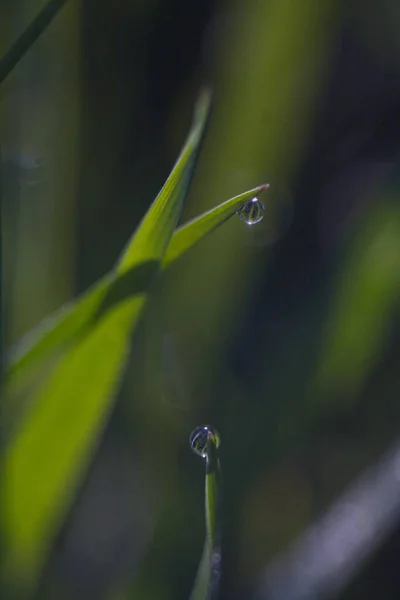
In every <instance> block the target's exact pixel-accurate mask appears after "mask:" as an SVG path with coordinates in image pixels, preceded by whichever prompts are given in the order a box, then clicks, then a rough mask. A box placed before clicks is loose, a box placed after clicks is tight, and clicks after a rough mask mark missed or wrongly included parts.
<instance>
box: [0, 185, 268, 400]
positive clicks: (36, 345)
mask: <svg viewBox="0 0 400 600" xmlns="http://www.w3.org/2000/svg"><path fill="white" fill-rule="evenodd" d="M267 188H268V185H261V186H258V187H257V188H254V189H252V190H249V191H247V192H244V193H242V194H239V195H238V196H235V197H234V198H231V199H230V200H227V201H226V202H223V203H222V204H220V205H218V206H216V207H215V208H213V209H211V210H210V211H208V212H206V213H204V214H202V215H200V216H199V217H197V218H195V219H193V220H192V221H190V222H189V223H187V224H185V225H183V226H182V227H180V228H179V229H177V230H176V231H175V233H174V235H173V236H172V239H171V242H170V244H169V246H168V248H167V251H166V254H165V256H164V260H163V264H162V266H163V267H167V266H169V265H171V264H172V263H173V262H174V261H175V260H177V259H179V258H180V257H181V256H183V254H185V252H187V251H188V250H189V249H190V248H191V247H192V246H194V245H195V244H197V243H198V242H200V241H201V240H202V239H203V237H205V236H206V235H207V234H209V233H211V232H212V231H213V230H214V229H216V228H217V227H219V226H220V225H222V224H223V223H224V222H225V221H226V220H227V219H229V218H230V217H231V216H232V215H234V214H235V213H236V212H237V211H238V210H239V208H240V207H241V206H242V205H243V204H244V203H245V202H246V201H247V200H249V199H250V198H253V197H254V196H255V195H257V194H260V193H261V192H262V191H263V190H265V189H267ZM124 261H125V259H123V261H122V263H121V264H120V266H119V269H120V272H119V273H118V272H117V271H115V272H113V273H110V274H108V275H106V276H105V277H103V278H102V279H100V280H99V281H98V282H97V283H96V284H94V286H92V288H90V289H89V290H88V291H87V292H86V293H85V294H83V296H82V297H81V298H80V299H78V300H77V301H73V302H71V303H69V304H67V305H66V306H65V307H63V308H62V309H61V310H60V311H57V312H56V314H55V315H54V316H52V317H49V318H48V319H46V320H45V321H44V323H42V324H40V325H39V327H37V328H36V329H35V330H34V331H33V332H32V333H30V334H28V335H27V336H26V337H25V339H23V340H22V342H20V343H19V344H18V346H17V348H16V350H15V351H14V352H13V353H12V355H11V357H10V360H9V364H8V365H7V373H6V382H5V395H6V397H7V396H9V397H10V398H11V397H14V395H15V393H16V391H17V390H18V389H19V388H20V387H21V386H23V385H25V381H26V379H27V378H28V379H29V378H30V377H31V374H32V371H33V370H37V368H38V366H39V365H40V362H41V361H42V362H43V361H44V360H46V359H47V358H48V357H49V355H51V354H52V353H53V352H54V351H55V350H56V349H57V348H59V347H60V346H61V347H62V346H68V344H70V343H71V342H73V341H74V339H76V337H77V336H79V335H80V334H82V332H83V331H84V330H85V328H87V327H88V326H89V325H90V322H91V319H92V316H93V314H94V313H95V312H96V310H98V309H99V308H100V305H101V302H102V301H103V300H104V297H105V294H106V292H107V290H109V289H110V288H111V286H115V287H116V288H117V287H118V286H119V285H120V283H119V279H121V280H122V278H123V277H127V275H126V272H125V275H123V272H124V271H126V263H125V262H124ZM124 265H125V266H124ZM121 270H122V272H121ZM10 410H13V406H10Z"/></svg>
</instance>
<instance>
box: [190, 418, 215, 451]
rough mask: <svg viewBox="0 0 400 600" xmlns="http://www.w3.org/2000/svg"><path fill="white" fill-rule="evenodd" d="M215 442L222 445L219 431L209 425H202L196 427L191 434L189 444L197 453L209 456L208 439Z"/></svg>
mask: <svg viewBox="0 0 400 600" xmlns="http://www.w3.org/2000/svg"><path fill="white" fill-rule="evenodd" d="M210 438H211V440H212V441H213V442H214V444H215V447H216V448H218V447H219V445H220V437H219V433H218V432H217V431H216V430H215V429H214V428H213V427H210V426H209V425H200V426H199V427H196V429H194V430H193V431H192V433H191V434H190V438H189V444H190V447H191V449H192V450H193V452H194V453H195V454H198V455H199V456H201V457H202V458H206V457H207V441H208V439H210Z"/></svg>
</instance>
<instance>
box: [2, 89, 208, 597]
mask: <svg viewBox="0 0 400 600" xmlns="http://www.w3.org/2000/svg"><path fill="white" fill-rule="evenodd" d="M208 111H209V97H208V95H206V96H204V97H203V98H202V99H201V100H200V102H199V105H198V108H197V111H196V116H195V121H194V125H193V128H192V130H191V132H190V134H189V137H188V139H187V141H186V144H185V146H184V148H183V150H182V153H181V155H180V157H179V159H178V161H177V163H176V165H175V167H174V169H173V170H172V172H171V175H170V176H169V178H168V180H167V182H166V184H165V185H164V187H163V188H162V190H161V192H160V193H159V195H158V196H157V198H156V200H155V202H154V203H153V204H152V206H151V207H150V209H149V210H148V212H147V214H146V216H145V217H144V219H143V221H142V223H141V224H140V225H139V228H138V230H137V232H136V233H135V234H134V235H133V237H132V239H131V241H130V242H129V244H128V246H127V248H126V250H125V251H124V253H123V254H122V256H121V259H120V260H119V261H118V263H117V266H116V269H115V273H114V275H113V276H112V277H111V281H114V282H115V285H108V286H107V285H106V286H105V289H104V290H103V289H101V290H100V292H97V293H98V295H97V296H96V298H95V300H94V301H93V298H91V301H90V302H88V301H87V306H86V310H87V311H90V312H88V314H89V315H90V326H88V327H87V330H86V331H85V329H84V330H83V331H82V332H81V333H80V335H79V336H78V337H77V339H76V340H75V341H74V342H73V343H72V344H71V345H70V347H69V349H68V350H67V351H66V353H65V355H64V356H63V357H62V359H61V360H60V362H59V363H58V364H57V366H56V367H55V368H54V370H53V371H52V372H51V374H50V376H49V377H47V378H46V379H45V381H44V382H43V383H42V384H41V385H40V387H39V390H38V391H37V393H36V395H35V398H34V399H33V402H32V405H31V406H30V407H29V409H28V410H27V411H26V414H25V415H24V418H23V419H21V421H20V423H18V427H17V428H16V429H15V431H14V433H13V436H12V439H11V440H10V442H9V444H8V447H7V469H6V476H5V477H4V479H3V485H2V498H1V510H2V511H3V535H4V548H3V551H4V561H3V572H2V576H3V578H4V580H5V581H6V582H10V585H11V586H13V587H15V586H18V587H19V586H20V587H21V589H24V588H25V586H30V585H31V584H32V583H33V582H34V581H35V579H36V577H37V575H38V572H39V570H40V568H41V566H42V564H43V560H44V559H45V556H46V552H47V550H48V548H49V544H50V542H51V539H52V536H53V535H54V533H55V531H57V529H58V527H59V525H60V523H61V520H62V517H63V515H64V513H65V510H66V509H67V507H68V505H69V503H70V501H71V499H72V498H73V496H74V493H75V490H76V487H77V485H78V483H79V481H80V478H81V476H82V474H83V473H84V471H85V470H86V468H87V465H88V462H89V461H90V459H91V456H92V454H93V450H94V448H95V446H96V443H97V440H98V438H99V435H100V434H101V431H102V429H103V427H104V424H105V422H106V419H107V416H108V414H109V411H110V409H111V407H112V403H113V402H112V401H113V399H114V398H115V395H116V393H117V391H118V387H119V385H120V378H121V375H122V374H123V371H124V368H125V365H126V359H127V356H128V353H129V348H130V340H131V334H132V331H133V329H134V327H135V325H136V323H137V321H138V319H139V317H140V314H141V311H142V309H143V306H144V304H145V301H146V294H147V290H148V289H149V286H150V285H151V283H152V281H153V279H154V277H155V276H156V274H157V272H158V271H159V268H160V265H161V263H162V260H163V257H164V253H165V250H166V248H167V246H168V244H169V241H170V238H171V236H172V234H173V231H174V229H175V227H176V223H177V220H178V218H179V214H180V211H181V208H182V203H183V200H184V197H185V195H186V192H187V188H188V184H189V180H190V177H191V174H192V171H193V167H194V163H195V159H196V156H197V151H198V147H199V144H200V141H201V138H202V134H203V131H204V127H205V123H206V118H207V115H208ZM88 325H89V324H88ZM64 326H65V323H64ZM81 326H82V322H80V327H81ZM38 480H39V481H40V482H41V484H40V486H37V485H36V482H37V481H38Z"/></svg>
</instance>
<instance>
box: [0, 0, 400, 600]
mask: <svg viewBox="0 0 400 600" xmlns="http://www.w3.org/2000/svg"><path fill="white" fill-rule="evenodd" d="M43 5H44V2H33V3H32V2H27V0H21V1H20V0H18V1H15V2H11V0H4V1H3V2H2V4H1V6H0V35H1V39H0V44H1V50H2V51H3V52H4V51H5V49H6V48H7V47H8V45H9V44H10V43H11V42H12V40H13V39H15V38H16V37H17V36H18V34H19V33H20V32H21V31H22V30H23V28H24V27H25V26H26V24H27V23H28V22H29V21H30V20H31V19H32V18H33V16H34V15H35V14H36V12H37V11H38V10H39V9H40V8H41V7H42V6H43ZM398 39H399V36H398V3H397V2H395V0H385V1H384V2H379V3H378V2H377V0H366V1H365V2H359V1H358V0H351V1H350V2H347V3H344V2H343V3H342V2H330V1H328V2H321V1H320V0H305V1H304V2H298V1H297V0H268V1H265V2H262V1H258V0H250V1H248V2H246V3H243V2H242V3H240V2H237V1H235V0H224V2H218V1H215V0H206V1H205V2H202V3H194V4H193V3H187V2H183V1H181V0H168V1H167V2H155V1H153V2H144V1H140V2H133V1H131V0H125V1H124V2H122V1H121V2H105V1H103V0H101V1H99V0H96V1H95V0H85V1H84V2H81V1H78V0H69V2H68V3H67V5H66V6H65V8H64V9H63V11H62V13H60V15H59V16H58V17H57V18H56V19H55V20H54V21H53V23H52V25H51V26H50V27H49V29H48V30H47V32H46V33H45V34H43V36H42V37H41V38H40V39H39V40H38V41H37V42H36V43H35V45H34V47H33V48H32V49H31V51H30V52H29V54H28V55H27V56H26V57H25V58H24V59H23V60H22V61H21V63H20V64H19V65H18V67H17V68H16V69H15V71H13V73H11V74H10V76H9V77H8V78H7V80H6V81H5V82H4V85H3V86H2V88H1V89H0V102H1V118H0V134H1V146H2V188H3V190H2V191H3V216H2V224H3V238H4V240H3V246H4V263H5V264H4V267H5V278H4V299H5V322H6V341H7V346H8V347H10V346H11V345H12V344H13V343H15V342H16V341H17V340H18V339H19V338H20V337H21V335H22V334H24V333H26V332H27V331H29V330H30V329H31V328H32V327H33V326H36V325H37V324H38V323H39V322H40V320H41V319H42V318H43V317H44V316H47V315H48V314H51V313H52V311H54V310H55V309H57V308H58V307H59V306H61V305H62V304H63V303H64V302H65V301H67V300H70V299H71V298H73V297H74V296H76V295H77V293H80V292H82V291H83V290H86V289H87V288H88V287H89V286H90V285H92V284H93V282H94V281H96V280H98V278H99V277H101V276H103V275H104V273H107V272H108V271H109V270H110V269H111V267H112V265H113V264H114V263H115V260H116V259H117V256H118V253H119V251H120V248H121V245H122V244H123V243H124V241H125V240H126V239H127V238H128V236H129V235H130V233H131V231H132V230H133V229H135V227H136V226H137V225H138V223H139V222H140V219H141V218H142V216H143V214H144V213H145V211H146V209H147V199H148V198H152V197H154V196H155V194H156V193H157V191H158V189H159V188H160V187H161V185H162V182H163V181H164V180H165V177H166V175H167V173H168V172H169V168H170V165H171V163H172V162H173V160H174V157H175V155H176V154H177V152H178V149H179V146H180V144H181V140H182V139H183V137H184V132H185V130H186V127H187V123H188V120H189V118H190V109H191V106H192V104H193V100H194V98H195V95H196V93H197V90H198V89H199V87H200V86H201V85H202V84H203V83H204V82H210V81H211V83H212V86H213V88H214V90H215V111H214V115H213V120H212V122H211V126H210V132H209V136H208V139H207V141H206V143H205V146H204V149H203V153H202V158H201V161H200V164H199V169H198V171H197V174H196V176H195V179H194V186H193V191H192V192H191V194H190V195H189V199H188V200H189V201H188V203H187V205H186V208H185V210H184V212H183V215H182V220H183V221H186V219H187V218H190V217H192V216H194V215H198V214H200V213H202V212H203V211H205V210H207V209H208V208H210V207H212V206H215V205H217V204H219V203H220V202H221V201H223V200H224V199H225V198H228V197H229V196H230V195H233V194H235V193H237V191H238V190H239V191H240V190H242V189H249V188H252V187H254V185H256V184H258V183H259V182H261V181H267V182H269V183H270V184H271V188H270V190H269V191H268V193H267V194H266V196H265V204H266V214H265V217H264V219H263V221H262V222H261V223H260V224H259V225H255V226H252V227H251V228H250V227H246V226H245V225H244V224H243V223H242V222H240V221H239V219H231V220H230V221H229V222H227V223H226V224H225V225H224V227H222V228H220V229H218V231H216V232H215V233H214V234H213V235H212V236H210V237H209V238H208V239H207V240H205V241H204V242H202V244H200V245H198V246H197V247H196V248H195V249H193V250H191V251H190V252H188V253H187V255H186V256H185V257H184V258H183V259H182V260H181V261H180V262H179V263H176V264H174V265H171V267H170V268H169V269H168V271H165V273H163V275H162V277H161V279H160V281H159V282H158V283H157V285H156V286H155V287H154V289H153V294H152V296H151V298H150V301H149V303H148V306H147V307H146V311H145V315H144V319H143V321H142V322H141V325H140V328H139V330H138V331H137V336H136V337H135V341H134V344H133V347H132V356H131V359H130V362H129V365H128V368H127V373H126V374H127V376H126V379H125V383H124V386H123V388H122V389H121V392H120V394H119V397H118V401H117V403H116V405H115V410H114V411H113V413H112V414H111V415H110V417H109V419H108V421H107V426H106V428H105V433H104V435H103V437H102V439H101V440H100V442H99V446H98V450H97V453H96V456H95V457H94V459H93V464H92V466H91V468H90V470H89V473H88V475H87V478H86V480H85V481H84V482H83V484H82V487H81V489H80V491H79V493H78V495H77V497H76V498H75V499H74V502H73V505H72V506H71V510H70V512H69V514H68V516H67V518H66V521H65V523H64V526H63V527H62V529H61V530H60V532H59V534H58V536H57V539H56V541H55V544H54V546H53V549H52V550H53V551H52V553H51V556H50V558H49V560H48V561H47V564H46V568H45V570H44V572H43V576H42V579H41V582H40V589H39V591H38V597H40V598H41V599H44V600H53V598H57V599H58V600H59V599H60V598H61V599H62V600H70V599H72V598H74V599H78V600H79V599H80V598H82V599H83V598H84V599H85V600H87V598H97V599H100V600H101V599H102V598H104V599H108V598H113V599H115V600H128V599H131V598H132V599H133V598H143V599H144V600H156V599H160V600H161V599H163V600H165V599H167V600H168V599H171V600H172V599H173V600H176V599H177V598H188V597H189V595H190V590H191V586H192V583H193V580H194V578H195V574H196V569H197V565H198V561H199V557H200V555H201V548H202V543H203V534H204V531H203V527H204V524H203V518H202V504H203V500H204V492H203V475H204V473H203V472H202V469H201V465H199V464H197V461H196V460H195V458H194V457H193V456H192V455H191V453H190V450H189V447H188V443H187V438H188V435H189V433H190V431H191V430H192V429H193V428H194V426H196V425H197V424H199V423H200V422H209V423H211V424H213V425H215V426H216V427H217V429H218V430H219V431H220V433H221V437H222V445H221V463H222V468H223V473H224V481H223V484H224V494H223V510H222V513H223V539H222V556H223V561H222V580H221V598H223V599H225V598H226V599H228V598H229V600H231V599H236V598H249V597H251V593H252V590H253V589H255V587H257V582H258V578H259V576H260V574H261V573H263V572H265V567H266V565H267V564H268V562H269V561H270V560H271V559H272V558H273V557H274V556H275V555H276V554H279V553H280V552H282V551H285V549H286V548H287V547H288V546H290V544H291V543H292V542H293V541H294V540H295V539H296V538H297V536H300V535H301V533H302V532H303V531H307V530H308V529H307V528H308V527H309V526H310V525H311V524H312V523H313V522H314V521H315V520H316V519H317V518H318V517H319V515H320V514H321V512H323V511H324V510H325V509H327V508H328V507H329V506H330V505H331V503H333V502H334V500H335V498H336V497H337V496H340V495H341V494H342V492H343V490H344V489H345V487H346V486H347V485H349V484H351V482H352V481H353V480H354V479H355V478H356V477H357V475H358V474H359V473H360V472H361V470H362V469H363V468H364V467H366V466H368V465H369V464H371V463H374V462H375V461H376V459H377V457H378V456H380V455H381V453H382V452H384V451H385V450H386V449H387V448H388V447H390V446H391V445H392V444H393V442H394V440H395V439H396V438H397V436H398V431H397V430H398V427H397V423H398V419H399V417H400V412H399V411H400V408H399V406H398V401H397V397H398V391H399V383H398V377H397V373H398V359H399V354H400V351H399V350H400V345H399V342H400V337H399V328H398V310H397V303H398V299H399V283H398V272H399V269H398V260H399V259H398V255H399V252H398V239H399V235H398V233H399V231H398V230H399V227H400V225H399V215H398V202H399V200H398V198H399V193H400V190H399V187H400V186H399V178H398V155H399V150H400V142H399V139H400V131H399V126H398V123H399V122H400V118H399V117H400V115H399V109H398V107H399V106H400V77H399V68H398V67H399V64H400V53H399V44H398ZM132 198H134V199H135V201H134V202H133V201H132ZM56 358H57V357H54V360H55V359H56ZM104 360H105V361H106V357H104ZM35 374H36V376H37V377H38V378H40V376H41V373H35ZM78 400H81V401H82V402H84V398H83V397H82V399H79V398H78V399H77V398H73V399H72V400H71V402H78ZM6 433H7V432H6ZM8 433H9V432H8ZM47 434H48V436H49V437H48V439H49V440H51V425H49V428H48V431H47ZM53 459H54V463H55V464H57V451H56V444H55V448H54V457H53ZM393 473H394V475H393ZM61 475H62V473H61V474H60V476H61ZM392 476H393V477H395V469H394V470H392ZM32 480H33V483H32V494H33V493H40V490H43V489H45V485H46V482H45V481H43V480H42V478H41V477H40V471H39V469H38V472H37V474H36V476H34V475H33V476H32ZM389 487H390V486H389ZM390 489H394V488H390ZM35 490H36V492H35ZM374 493H376V497H379V490H378V492H377V491H376V490H375V488H374ZM374 497H375V496H374ZM381 498H382V506H381V512H382V514H384V513H385V511H386V509H387V510H389V507H388V506H386V505H385V502H386V500H385V498H386V499H387V495H385V493H384V490H383V489H382V494H381ZM392 508H393V507H391V510H392ZM393 511H394V512H393V514H394V513H395V510H394V508H393ZM339 517H340V515H339ZM339 517H338V518H339ZM340 518H341V517H340ZM346 518H347V517H346ZM350 521H351V519H350ZM350 521H349V522H350ZM317 523H318V522H317ZM363 524H364V525H365V526H366V527H367V524H368V515H367V518H366V519H365V520H361V521H359V522H357V527H360V528H362V527H363V526H364V525H363ZM390 527H391V528H390V529H389V528H388V530H387V533H386V536H387V539H388V536H389V535H390V534H392V536H393V538H392V541H390V540H388V542H387V546H386V548H384V549H383V550H382V551H381V552H380V553H379V554H378V555H377V558H376V559H373V557H372V556H370V555H369V554H368V552H367V553H366V556H367V555H368V556H369V560H370V561H371V562H370V563H369V564H367V563H364V564H367V567H366V568H364V571H359V572H355V573H353V574H352V577H356V581H354V582H353V585H352V586H351V588H349V590H348V591H346V590H340V589H338V590H336V591H337V592H338V593H340V594H342V597H343V598H351V599H353V598H356V599H357V598H363V599H367V600H369V598H375V597H377V596H379V597H383V598H387V599H388V600H391V598H396V597H398V594H399V585H398V581H397V580H396V573H397V559H396V560H394V561H392V558H391V557H392V556H395V550H393V548H394V549H395V548H396V543H398V530H396V527H397V529H398V523H397V522H396V519H395V518H393V520H392V521H391V526H390ZM347 529H349V528H347ZM339 530H341V529H340V528H339ZM350 530H351V529H350ZM381 539H382V538H379V540H381ZM334 542H335V543H334ZM379 543H380V544H382V541H379ZM337 544H338V545H337ZM372 547H373V548H374V552H378V550H379V547H378V546H377V545H374V544H372V543H371V548H372ZM335 553H336V554H335ZM324 556H325V557H328V558H329V557H330V558H331V559H332V560H333V558H334V557H335V556H340V539H339V541H338V539H335V540H333V541H332V543H331V545H330V546H329V544H328V549H327V550H326V554H325V555H324ZM393 562H394V565H395V566H394V567H393ZM356 563H357V561H355V562H354V564H356ZM325 564H328V565H329V561H328V563H325ZM357 564H360V565H361V563H357ZM358 568H361V566H360V567H358ZM357 573H358V574H357ZM328 579H329V578H328ZM344 579H346V578H343V580H344ZM340 580H342V579H340ZM310 581H311V575H310ZM306 583H307V582H305V584H306ZM261 587H262V586H261ZM259 589H260V588H259ZM262 589H263V588H262ZM304 589H307V586H305V588H304ZM262 593H263V591H262ZM324 593H325V592H324ZM326 593H329V590H328V589H327V590H326ZM346 594H347V595H346ZM306 598H307V596H304V595H303V596H302V598H301V600H305V599H306ZM274 600H275V599H274ZM282 600H283V598H282ZM285 600H287V599H285ZM293 600H300V596H298V597H296V596H295V597H293ZM307 600H308V599H307Z"/></svg>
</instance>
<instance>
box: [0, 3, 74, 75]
mask: <svg viewBox="0 0 400 600" xmlns="http://www.w3.org/2000/svg"><path fill="white" fill-rule="evenodd" d="M66 2H67V0H50V2H48V3H47V4H46V6H45V7H44V8H43V9H42V10H41V11H40V12H39V14H38V15H37V16H36V17H35V18H34V19H33V21H32V22H31V23H30V25H28V27H27V28H26V29H25V31H24V32H23V33H22V34H21V35H20V37H19V38H18V39H17V40H16V41H15V42H14V44H13V45H12V46H11V48H10V49H9V50H8V52H6V54H5V55H4V56H3V57H2V58H1V59H0V83H3V81H4V80H5V78H6V77H7V75H9V74H10V73H11V71H12V70H13V69H14V67H15V66H16V65H17V64H18V63H19V61H20V60H21V58H23V56H24V55H25V54H26V53H27V52H28V50H29V49H30V48H31V46H32V45H33V44H34V43H35V42H36V40H37V39H38V38H39V37H40V36H41V35H42V33H43V32H44V31H45V29H46V28H47V27H48V26H49V25H50V23H51V22H52V20H53V19H54V17H55V16H56V15H57V13H58V12H59V11H60V9H61V8H62V7H63V6H64V4H66Z"/></svg>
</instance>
